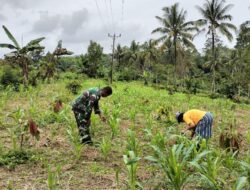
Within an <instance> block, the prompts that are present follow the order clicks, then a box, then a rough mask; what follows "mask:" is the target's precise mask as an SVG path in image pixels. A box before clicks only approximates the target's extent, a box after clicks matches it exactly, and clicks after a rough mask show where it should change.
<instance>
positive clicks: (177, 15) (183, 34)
mask: <svg viewBox="0 0 250 190" xmlns="http://www.w3.org/2000/svg"><path fill="white" fill-rule="evenodd" d="M162 10H163V12H164V14H163V17H159V16H156V19H157V20H158V21H159V22H160V23H161V25H162V26H161V27H158V28H156V29H155V30H153V31H152V33H160V34H162V36H161V37H160V38H159V39H157V40H156V41H157V42H163V45H164V46H165V45H166V44H168V45H169V44H170V47H171V48H173V49H174V67H175V73H176V64H177V52H178V51H177V49H178V47H182V46H185V47H190V48H193V49H195V46H194V44H193V43H192V40H193V37H194V35H193V32H198V31H199V28H198V26H199V24H200V20H198V21H189V22H186V16H187V12H186V11H185V10H183V9H181V10H180V11H179V4H178V3H175V4H174V5H172V6H171V7H164V8H163V9H162ZM174 78H176V77H175V76H174Z"/></svg>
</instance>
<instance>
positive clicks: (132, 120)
mask: <svg viewBox="0 0 250 190" xmlns="http://www.w3.org/2000/svg"><path fill="white" fill-rule="evenodd" d="M129 118H130V120H131V122H132V129H134V128H135V121H136V110H130V112H129Z"/></svg>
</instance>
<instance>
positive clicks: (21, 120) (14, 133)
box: [8, 108, 28, 149]
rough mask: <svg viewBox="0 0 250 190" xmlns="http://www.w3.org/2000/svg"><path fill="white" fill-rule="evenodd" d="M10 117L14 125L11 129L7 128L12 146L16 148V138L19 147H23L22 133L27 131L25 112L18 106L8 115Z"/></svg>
mask: <svg viewBox="0 0 250 190" xmlns="http://www.w3.org/2000/svg"><path fill="white" fill-rule="evenodd" d="M9 117H10V118H12V119H14V122H15V126H14V127H13V128H12V129H8V131H9V133H10V136H11V141H12V145H13V148H14V149H16V148H17V145H16V143H17V140H18V139H19V141H20V148H22V147H23V141H24V135H25V133H26V132H27V131H28V125H27V120H25V113H24V110H23V109H20V108H18V109H17V110H16V111H14V112H13V113H11V114H10V115H9Z"/></svg>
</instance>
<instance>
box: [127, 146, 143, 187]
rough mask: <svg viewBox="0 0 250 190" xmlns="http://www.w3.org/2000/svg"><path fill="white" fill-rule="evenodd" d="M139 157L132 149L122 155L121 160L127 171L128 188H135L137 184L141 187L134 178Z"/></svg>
mask: <svg viewBox="0 0 250 190" xmlns="http://www.w3.org/2000/svg"><path fill="white" fill-rule="evenodd" d="M140 159H141V158H139V157H137V156H136V154H135V153H134V151H129V152H128V154H127V155H123V161H124V163H125V165H126V168H127V171H128V186H129V189H131V190H135V189H136V187H137V186H139V187H141V185H140V183H139V182H138V181H137V179H136V173H137V162H138V161H139V160H140Z"/></svg>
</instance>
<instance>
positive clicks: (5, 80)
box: [0, 66, 21, 88]
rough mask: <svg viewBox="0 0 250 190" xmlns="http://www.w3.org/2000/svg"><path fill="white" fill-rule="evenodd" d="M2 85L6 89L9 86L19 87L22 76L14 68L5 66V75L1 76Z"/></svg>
mask: <svg viewBox="0 0 250 190" xmlns="http://www.w3.org/2000/svg"><path fill="white" fill-rule="evenodd" d="M0 83H1V84H2V85H3V86H4V87H6V86H8V85H13V86H14V87H16V88H18V87H17V86H18V85H19V84H20V83H21V75H20V73H19V71H18V70H17V69H14V68H12V67H11V66H4V67H3V73H2V75H1V76H0Z"/></svg>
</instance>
